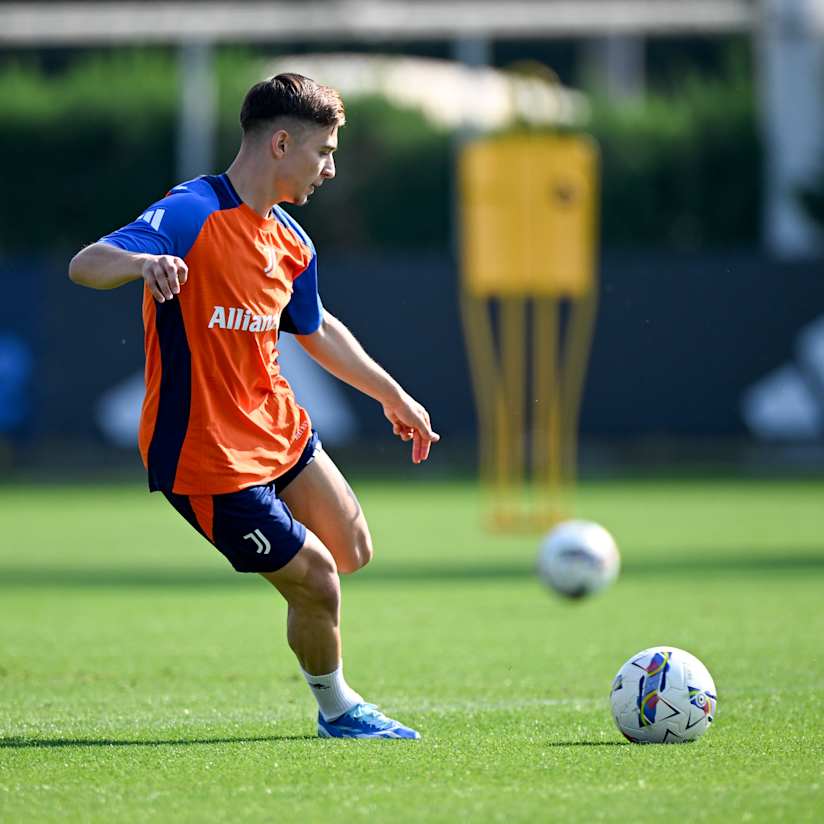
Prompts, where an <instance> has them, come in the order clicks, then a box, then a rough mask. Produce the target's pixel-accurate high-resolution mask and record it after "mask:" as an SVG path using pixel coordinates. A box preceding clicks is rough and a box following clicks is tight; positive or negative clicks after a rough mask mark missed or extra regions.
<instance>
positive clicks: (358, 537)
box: [338, 528, 373, 574]
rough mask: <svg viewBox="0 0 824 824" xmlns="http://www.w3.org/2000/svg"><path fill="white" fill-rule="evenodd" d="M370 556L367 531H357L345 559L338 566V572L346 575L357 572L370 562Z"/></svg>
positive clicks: (370, 541)
mask: <svg viewBox="0 0 824 824" xmlns="http://www.w3.org/2000/svg"><path fill="white" fill-rule="evenodd" d="M372 555H373V550H372V536H371V535H370V534H369V530H368V529H366V528H362V529H359V530H358V531H357V532H356V534H355V535H354V537H353V540H352V543H351V546H350V549H349V552H348V553H347V557H346V559H345V560H344V561H342V562H340V563H339V564H338V570H339V571H340V572H342V573H347V574H348V573H352V572H357V571H358V570H359V569H361V568H363V567H365V566H366V565H367V564H368V563H369V562H370V561H371V560H372Z"/></svg>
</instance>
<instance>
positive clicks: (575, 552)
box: [538, 521, 621, 598]
mask: <svg viewBox="0 0 824 824" xmlns="http://www.w3.org/2000/svg"><path fill="white" fill-rule="evenodd" d="M620 566H621V558H620V555H619V554H618V547H617V546H616V544H615V541H614V540H613V538H612V535H610V534H609V532H607V531H606V530H605V529H604V528H603V527H602V526H601V525H600V524H596V523H593V522H592V521H563V522H561V523H560V524H558V525H557V526H556V527H555V528H554V529H553V530H552V531H551V532H549V533H548V534H547V535H546V537H545V538H544V539H543V541H541V548H540V550H539V552H538V576H539V577H540V579H541V580H542V581H543V582H544V583H545V584H546V585H547V586H548V587H550V588H551V589H553V590H555V592H557V593H559V594H560V595H565V596H567V597H568V598H582V597H583V596H585V595H592V594H593V593H595V592H598V591H599V590H602V589H604V588H605V587H607V586H609V584H611V583H612V582H613V581H614V580H615V578H616V577H617V575H618V570H619V568H620Z"/></svg>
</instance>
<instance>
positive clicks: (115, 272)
mask: <svg viewBox="0 0 824 824" xmlns="http://www.w3.org/2000/svg"><path fill="white" fill-rule="evenodd" d="M344 122H345V116H344V108H343V103H342V101H341V98H340V96H339V95H338V93H337V92H336V91H335V90H333V89H331V88H328V87H326V86H322V85H320V84H318V83H315V82H314V81H312V80H310V79H308V78H306V77H302V76H300V75H297V74H280V75H277V76H276V77H272V78H270V79H269V80H265V81H263V82H261V83H257V84H255V85H254V86H253V87H252V88H251V89H250V90H249V92H248V93H247V95H246V98H245V100H244V102H243V107H242V109H241V113H240V124H241V128H242V132H243V136H242V141H241V145H240V149H239V151H238V154H237V157H236V158H235V159H234V161H233V162H232V164H231V166H230V167H229V169H228V170H227V171H226V173H225V174H221V175H214V176H212V175H207V176H203V177H199V178H197V179H195V180H190V181H187V182H185V183H181V184H180V185H178V186H175V187H174V188H173V189H172V190H171V191H170V192H169V193H168V194H167V195H166V197H164V198H163V199H162V200H159V201H158V202H157V203H155V204H153V205H152V206H150V207H149V208H148V209H147V210H146V211H145V212H143V214H141V215H140V216H139V217H138V218H137V219H136V220H135V221H134V222H133V223H130V224H129V225H127V226H125V227H123V228H121V229H118V230H117V231H115V232H112V233H111V234H108V235H106V236H105V237H103V238H102V239H101V240H100V241H98V242H97V243H94V244H92V245H91V246H87V247H86V248H84V249H82V250H81V251H80V252H79V253H78V254H77V255H75V257H74V258H73V259H72V261H71V264H70V266H69V277H70V278H71V280H72V281H74V282H75V283H78V284H81V285H83V286H88V287H91V288H93V289H112V288H114V287H117V286H120V285H122V284H124V283H128V282H129V281H133V280H140V279H142V280H143V282H144V289H143V322H144V328H145V349H146V374H145V377H146V397H145V400H144V403H143V410H142V415H141V423H140V432H139V447H140V453H141V456H142V458H143V462H144V464H145V465H146V469H147V471H148V478H149V488H150V489H151V490H152V491H160V492H162V493H163V495H165V497H166V498H167V499H168V501H169V502H170V503H171V505H172V506H173V507H174V508H175V509H176V510H177V511H178V512H179V513H180V514H181V515H182V516H183V517H184V518H186V520H187V521H188V522H189V523H190V524H191V525H192V527H194V529H196V530H197V531H198V532H199V533H200V534H201V535H202V536H203V537H204V538H206V539H207V540H208V541H210V542H211V543H212V544H213V545H214V546H215V547H216V548H217V549H218V550H219V551H220V552H222V553H223V554H224V555H225V556H226V558H227V559H228V560H229V562H230V563H231V564H232V566H233V567H234V568H235V569H236V570H237V571H239V572H257V573H259V574H260V575H262V576H263V577H264V578H266V579H267V580H268V581H269V582H270V583H272V584H273V585H274V586H275V587H276V588H277V590H278V591H279V592H280V593H281V595H282V596H283V597H284V598H285V599H286V602H287V604H288V612H287V639H288V642H289V645H290V647H291V648H292V650H293V651H294V653H295V655H296V656H297V659H298V661H299V663H300V666H301V668H302V670H303V674H304V676H305V678H306V682H307V684H308V685H309V687H310V688H311V690H312V693H313V694H314V696H315V698H316V700H317V703H318V710H319V712H318V735H320V736H321V737H334V738H419V737H420V736H419V735H418V733H417V732H416V731H415V730H413V729H410V728H409V727H407V726H405V725H403V724H401V723H400V722H398V721H394V720H393V719H391V718H387V717H386V716H385V715H384V714H383V713H382V712H380V710H378V708H377V707H376V706H375V705H374V704H370V703H367V702H366V701H365V700H364V699H363V698H362V697H361V696H360V695H359V694H358V693H357V692H356V691H355V690H354V689H353V688H352V687H350V686H349V685H348V684H347V682H346V680H345V679H344V676H343V667H342V659H341V640H340V631H339V617H340V580H339V578H338V573H350V572H355V571H356V570H358V569H360V568H361V567H362V566H364V564H366V563H367V562H368V561H369V560H370V558H371V557H372V541H371V538H370V534H369V528H368V526H367V523H366V519H365V518H364V515H363V512H362V511H361V508H360V506H359V504H358V501H357V498H356V497H355V495H354V493H353V492H352V489H351V488H350V487H349V485H348V484H347V482H346V480H345V479H344V477H343V476H342V475H341V473H340V471H339V470H338V469H337V467H336V466H335V464H334V463H333V462H332V460H331V459H330V458H329V456H328V455H327V454H326V452H324V451H323V449H322V448H321V444H320V441H319V440H318V436H317V434H316V433H315V432H314V431H313V430H312V425H311V422H310V419H309V416H308V414H307V412H306V411H305V410H304V409H303V408H302V407H301V406H300V405H299V404H298V403H297V401H296V400H295V397H294V395H293V393H292V390H291V388H290V386H289V384H288V383H287V381H286V379H285V378H284V377H283V376H282V375H281V374H280V369H279V366H278V361H277V357H278V352H277V339H278V334H279V333H280V332H289V333H291V334H293V335H295V336H296V337H297V340H298V341H299V342H300V344H301V345H302V346H303V347H304V349H306V351H307V352H308V353H309V354H310V355H311V356H312V357H313V358H314V359H315V360H316V361H317V362H318V363H319V364H321V366H323V367H324V368H325V369H327V370H328V371H329V372H331V373H332V374H333V375H335V376H336V377H338V378H339V379H341V380H343V381H345V382H346V383H348V384H350V385H351V386H354V387H355V388H357V389H359V390H360V391H362V392H364V393H365V394H367V395H369V396H370V397H372V398H374V399H375V400H376V401H377V402H378V403H380V404H381V405H382V407H383V412H384V414H385V415H386V417H387V419H388V420H389V422H390V423H391V424H392V430H393V432H394V434H395V435H397V436H398V437H400V438H401V439H402V440H404V441H411V445H412V461H413V462H414V463H416V464H417V463H420V462H421V461H425V460H426V459H427V457H428V456H429V449H430V446H431V444H432V443H434V442H436V441H437V440H439V436H438V435H437V434H436V433H435V432H434V431H433V429H432V426H431V424H430V419H429V415H428V413H427V411H426V409H424V407H423V406H421V404H419V403H418V402H417V401H416V400H414V399H413V398H412V397H411V396H410V395H409V394H407V393H406V392H405V391H404V390H403V389H402V388H401V386H400V385H399V384H398V383H397V382H396V381H395V380H394V379H393V378H392V377H391V376H390V375H389V374H387V372H385V371H384V370H383V369H382V368H381V367H380V366H379V365H378V364H377V363H375V361H374V360H372V359H371V358H370V357H369V356H368V355H367V354H366V352H365V351H364V350H363V348H362V347H361V346H360V344H359V343H358V341H357V340H356V339H355V337H354V336H353V335H352V333H351V332H350V331H349V330H348V329H347V328H346V326H344V324H343V323H341V321H339V320H338V319H337V318H335V317H334V316H333V315H331V314H330V313H329V312H328V311H326V310H325V309H324V307H323V305H322V303H321V301H320V298H319V296H318V289H317V260H316V254H315V248H314V246H313V245H312V241H311V240H310V239H309V237H308V236H307V234H306V233H305V232H304V231H303V229H301V227H300V226H299V225H298V223H297V222H296V221H295V220H294V218H292V217H291V216H290V215H289V214H288V213H287V212H285V211H284V210H283V209H282V208H281V207H280V206H279V205H278V204H279V203H291V204H294V205H296V206H300V205H303V204H304V203H306V201H307V200H308V198H309V197H310V196H311V195H312V194H313V193H314V192H315V190H316V189H318V188H320V187H321V186H322V185H323V184H324V183H326V182H327V181H329V180H331V179H332V178H334V176H335V161H334V152H335V149H336V147H337V143H338V129H339V128H340V127H341V126H343V124H344Z"/></svg>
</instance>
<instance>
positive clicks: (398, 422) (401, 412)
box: [383, 392, 441, 464]
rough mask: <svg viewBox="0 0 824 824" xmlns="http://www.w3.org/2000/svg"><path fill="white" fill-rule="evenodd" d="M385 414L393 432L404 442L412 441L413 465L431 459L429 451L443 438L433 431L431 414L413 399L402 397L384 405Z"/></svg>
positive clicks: (403, 394) (402, 394) (404, 395)
mask: <svg viewBox="0 0 824 824" xmlns="http://www.w3.org/2000/svg"><path fill="white" fill-rule="evenodd" d="M383 414H384V415H386V418H387V420H388V421H389V423H391V424H392V431H393V432H394V433H395V434H396V435H397V436H398V437H399V438H400V439H401V440H402V441H412V463H416V464H418V463H421V461H425V460H426V459H427V458H428V457H429V449H430V447H431V446H432V444H433V443H437V442H438V441H439V440H440V439H441V436H440V435H438V433H437V432H435V431H434V430H433V429H432V424H431V423H430V421H429V413H428V412H427V411H426V409H424V408H423V406H421V404H419V403H418V402H417V401H416V400H415V399H414V398H413V397H411V396H410V395H407V394H406V392H401V394H400V396H399V397H398V398H397V399H395V400H393V401H390V402H388V403H385V404H384V405H383Z"/></svg>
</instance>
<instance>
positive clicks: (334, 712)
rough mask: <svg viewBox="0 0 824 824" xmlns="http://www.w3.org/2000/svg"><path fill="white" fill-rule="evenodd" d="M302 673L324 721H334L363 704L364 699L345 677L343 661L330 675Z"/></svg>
mask: <svg viewBox="0 0 824 824" xmlns="http://www.w3.org/2000/svg"><path fill="white" fill-rule="evenodd" d="M301 672H303V677H304V678H305V679H306V683H307V684H308V685H309V688H310V689H311V690H312V695H314V696H315V700H316V701H317V702H318V709H319V710H320V714H321V715H322V716H323V717H324V720H326V721H334V719H335V718H340V716H341V715H343V714H344V713H345V712H348V711H349V710H351V709H352V707H354V706H355V705H356V704H362V703H363V698H361V696H360V695H358V693H356V692H355V690H353V689H352V687H350V686H349V684H347V683H346V679H345V678H344V677H343V661H341V663H340V664H339V666H338V668H337V669H336V670H335V671H334V672H330V673H329V674H328V675H310V674H309V673H308V672H305V671H303V670H301Z"/></svg>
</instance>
